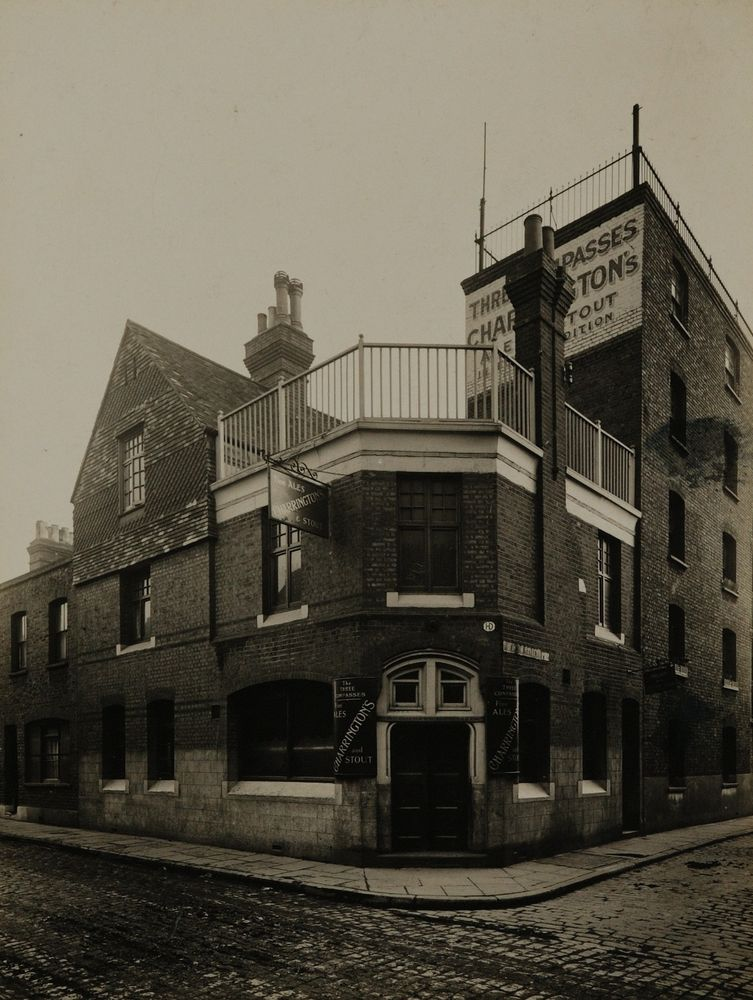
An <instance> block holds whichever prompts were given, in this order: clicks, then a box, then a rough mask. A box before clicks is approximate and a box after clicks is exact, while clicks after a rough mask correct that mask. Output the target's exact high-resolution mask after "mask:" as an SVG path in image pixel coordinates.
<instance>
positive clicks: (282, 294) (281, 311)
mask: <svg viewBox="0 0 753 1000" xmlns="http://www.w3.org/2000/svg"><path fill="white" fill-rule="evenodd" d="M289 284H290V278H289V277H288V275H287V272H285V271H277V273H276V274H275V291H276V292H277V316H278V320H281V319H282V317H283V316H289V315H290V304H289V302H288V285H289Z"/></svg>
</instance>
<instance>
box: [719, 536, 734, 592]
mask: <svg viewBox="0 0 753 1000" xmlns="http://www.w3.org/2000/svg"><path fill="white" fill-rule="evenodd" d="M722 585H723V586H724V587H727V588H728V589H729V590H736V588H737V541H736V540H735V538H734V536H733V535H730V534H728V532H726V531H725V532H723V533H722Z"/></svg>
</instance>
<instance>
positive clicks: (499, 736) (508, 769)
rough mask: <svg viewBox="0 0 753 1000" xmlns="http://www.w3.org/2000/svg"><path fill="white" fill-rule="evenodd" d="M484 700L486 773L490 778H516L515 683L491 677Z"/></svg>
mask: <svg viewBox="0 0 753 1000" xmlns="http://www.w3.org/2000/svg"><path fill="white" fill-rule="evenodd" d="M484 693H485V698H486V769H487V771H488V773H489V774H490V775H500V774H517V773H518V771H519V770H520V763H519V755H518V679H517V677H490V678H489V680H488V681H487V682H486V686H485V692H484Z"/></svg>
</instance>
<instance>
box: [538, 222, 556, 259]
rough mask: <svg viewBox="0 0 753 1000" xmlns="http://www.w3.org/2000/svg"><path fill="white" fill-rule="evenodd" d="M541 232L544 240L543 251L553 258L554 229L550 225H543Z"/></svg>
mask: <svg viewBox="0 0 753 1000" xmlns="http://www.w3.org/2000/svg"><path fill="white" fill-rule="evenodd" d="M541 233H542V236H543V240H544V252H545V253H547V254H549V256H550V257H552V258H554V229H553V228H552V227H551V226H544V227H543V229H542V230H541Z"/></svg>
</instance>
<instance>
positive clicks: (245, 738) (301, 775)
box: [228, 678, 335, 782]
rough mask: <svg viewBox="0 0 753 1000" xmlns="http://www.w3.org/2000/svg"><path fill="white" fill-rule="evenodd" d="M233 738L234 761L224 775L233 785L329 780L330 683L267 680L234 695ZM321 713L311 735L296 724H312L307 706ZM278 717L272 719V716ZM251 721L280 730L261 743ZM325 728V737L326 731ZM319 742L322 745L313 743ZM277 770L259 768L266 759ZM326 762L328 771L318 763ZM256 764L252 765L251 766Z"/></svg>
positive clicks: (331, 750)
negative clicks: (232, 774) (229, 774)
mask: <svg viewBox="0 0 753 1000" xmlns="http://www.w3.org/2000/svg"><path fill="white" fill-rule="evenodd" d="M228 701H229V705H228V718H229V719H230V730H231V734H232V735H231V738H230V739H229V740H228V752H229V753H230V754H234V755H235V761H232V760H231V761H229V762H228V771H229V772H236V773H237V778H236V780H237V781H313V782H320V781H333V780H334V743H335V726H334V690H333V685H332V683H331V682H327V681H317V680H301V679H293V678H289V679H286V680H281V681H267V682H263V683H261V684H255V685H251V686H249V687H247V688H243V689H242V690H240V691H236V692H235V693H234V694H233V695H231V696H230V698H229V699H228ZM312 705H315V707H316V709H317V710H318V712H319V715H318V717H315V718H314V723H315V724H314V726H313V729H314V731H313V732H307V731H306V727H305V726H304V727H303V728H302V727H301V725H300V720H301V719H302V718H305V719H306V721H307V722H308V723H309V724H310V723H311V721H312V715H311V707H312ZM275 712H278V713H279V714H278V716H277V717H276V718H275V717H274V713H275ZM254 717H256V718H257V720H258V718H260V717H262V718H263V719H264V721H265V722H271V723H272V727H273V729H274V727H275V725H276V726H277V728H278V733H277V736H276V737H275V734H274V733H272V734H271V735H270V734H268V735H267V738H266V739H264V738H262V739H257V740H254V739H253V725H254ZM325 729H326V732H325ZM317 741H320V742H317ZM265 756H266V757H267V758H268V759H270V760H272V761H276V762H277V763H278V764H279V765H280V766H272V765H271V764H270V765H261V766H259V765H258V761H259V760H263V759H264V757H265ZM324 760H326V762H327V764H326V768H325V767H322V762H323V761H324ZM255 763H256V766H255Z"/></svg>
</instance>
